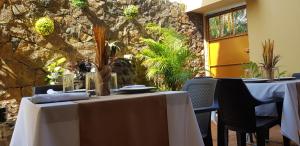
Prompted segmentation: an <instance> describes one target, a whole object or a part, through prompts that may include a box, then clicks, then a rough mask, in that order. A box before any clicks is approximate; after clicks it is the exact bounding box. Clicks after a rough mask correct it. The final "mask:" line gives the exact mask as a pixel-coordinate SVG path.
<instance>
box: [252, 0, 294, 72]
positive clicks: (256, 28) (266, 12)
mask: <svg viewBox="0 0 300 146" xmlns="http://www.w3.org/2000/svg"><path fill="white" fill-rule="evenodd" d="M299 6H300V0H247V15H248V36H249V48H250V60H251V61H255V62H261V61H262V58H261V56H262V55H261V54H262V47H261V43H262V41H264V40H266V39H269V38H270V39H273V40H274V41H275V53H277V54H279V55H280V56H281V60H280V63H279V65H280V70H287V71H288V73H289V74H291V73H293V72H300V8H299Z"/></svg>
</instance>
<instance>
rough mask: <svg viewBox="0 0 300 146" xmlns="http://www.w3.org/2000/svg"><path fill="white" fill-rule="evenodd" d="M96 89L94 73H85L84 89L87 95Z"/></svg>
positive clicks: (92, 93)
mask: <svg viewBox="0 0 300 146" xmlns="http://www.w3.org/2000/svg"><path fill="white" fill-rule="evenodd" d="M95 89H96V73H95V72H88V73H86V75H85V91H86V93H88V94H89V95H95Z"/></svg>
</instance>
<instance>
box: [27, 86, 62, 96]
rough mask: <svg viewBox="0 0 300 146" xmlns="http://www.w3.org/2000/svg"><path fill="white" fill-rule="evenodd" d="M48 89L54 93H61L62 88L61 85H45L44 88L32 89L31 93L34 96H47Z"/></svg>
mask: <svg viewBox="0 0 300 146" xmlns="http://www.w3.org/2000/svg"><path fill="white" fill-rule="evenodd" d="M49 89H53V90H54V91H62V90H63V86H62V85H46V86H38V87H33V93H34V94H47V91H48V90H49Z"/></svg>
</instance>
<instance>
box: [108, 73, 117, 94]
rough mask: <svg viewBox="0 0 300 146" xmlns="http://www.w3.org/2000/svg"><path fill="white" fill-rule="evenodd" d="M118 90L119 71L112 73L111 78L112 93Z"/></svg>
mask: <svg viewBox="0 0 300 146" xmlns="http://www.w3.org/2000/svg"><path fill="white" fill-rule="evenodd" d="M117 90H118V78H117V73H111V78H110V93H114V92H116V91H117Z"/></svg>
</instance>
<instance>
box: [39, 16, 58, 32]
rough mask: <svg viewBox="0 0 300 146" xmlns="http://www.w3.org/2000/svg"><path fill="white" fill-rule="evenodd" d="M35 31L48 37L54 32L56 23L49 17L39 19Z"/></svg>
mask: <svg viewBox="0 0 300 146" xmlns="http://www.w3.org/2000/svg"><path fill="white" fill-rule="evenodd" d="M35 30H36V32H37V33H38V34H40V35H42V36H48V35H50V34H52V33H53V32H54V21H53V20H52V19H51V18H49V17H42V18H39V19H38V20H37V21H36V22H35Z"/></svg>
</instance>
